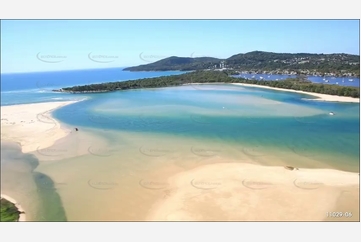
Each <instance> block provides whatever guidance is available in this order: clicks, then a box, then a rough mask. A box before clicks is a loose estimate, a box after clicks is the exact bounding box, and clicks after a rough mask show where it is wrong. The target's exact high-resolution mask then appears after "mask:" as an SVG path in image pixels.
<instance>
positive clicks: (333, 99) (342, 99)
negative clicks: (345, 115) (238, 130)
mask: <svg viewBox="0 0 361 242" xmlns="http://www.w3.org/2000/svg"><path fill="white" fill-rule="evenodd" d="M231 84H232V85H237V86H244V87H255V88H263V89H269V90H275V91H282V92H293V93H299V94H306V95H310V96H314V97H317V99H311V98H310V99H306V100H314V101H327V102H347V103H360V98H353V97H343V96H336V95H329V94H321V93H314V92H305V91H298V90H291V89H284V88H277V87H268V86H261V85H256V84H246V83H231Z"/></svg>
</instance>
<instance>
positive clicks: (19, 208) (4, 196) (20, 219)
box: [1, 194, 26, 222]
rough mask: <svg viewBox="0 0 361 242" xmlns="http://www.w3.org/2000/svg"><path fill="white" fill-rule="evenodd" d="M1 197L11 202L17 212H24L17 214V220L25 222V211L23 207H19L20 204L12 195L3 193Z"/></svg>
mask: <svg viewBox="0 0 361 242" xmlns="http://www.w3.org/2000/svg"><path fill="white" fill-rule="evenodd" d="M1 198H3V199H5V200H7V201H9V202H11V203H12V204H14V205H15V207H16V209H17V210H18V211H19V212H24V213H21V214H19V220H18V222H26V215H25V211H24V209H23V208H22V207H21V205H20V204H19V203H18V202H17V201H16V200H15V199H14V198H12V197H10V196H8V195H5V194H1Z"/></svg>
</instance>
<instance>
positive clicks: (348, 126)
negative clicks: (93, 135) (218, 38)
mask: <svg viewBox="0 0 361 242" xmlns="http://www.w3.org/2000/svg"><path fill="white" fill-rule="evenodd" d="M304 98H306V99H307V100H306V99H304ZM309 98H312V97H310V96H307V95H301V94H295V93H288V92H279V91H269V90H262V89H258V88H243V87H239V86H235V85H206V86H204V85H201V86H189V87H188V86H187V87H174V88H162V89H144V90H131V91H122V92H114V93H108V94H93V95H90V99H89V100H87V101H83V102H79V103H76V104H74V105H70V106H67V107H64V108H62V109H59V110H57V111H56V112H55V113H54V117H55V118H57V119H59V120H61V121H63V122H65V123H66V124H69V125H71V126H76V127H82V126H83V127H88V128H97V129H102V130H117V131H127V132H137V133H153V134H163V135H175V136H178V137H184V138H195V139H200V140H204V141H205V142H206V141H209V140H212V141H217V142H219V143H222V144H230V145H237V144H248V145H249V146H253V147H257V149H265V150H266V149H268V148H270V149H272V148H275V149H279V150H284V151H289V152H293V153H295V154H297V155H299V156H302V157H306V158H309V157H312V159H314V160H319V161H322V162H324V163H328V164H332V165H334V166H335V167H337V168H339V169H345V170H352V171H358V170H359V147H360V144H359V140H360V138H359V135H360V130H359V122H360V121H359V118H360V115H359V104H352V103H351V104H350V103H331V102H321V101H314V100H308V99H309ZM331 111H332V112H334V113H335V114H336V115H334V116H330V115H329V112H331ZM170 142H171V141H170ZM258 152H260V150H258Z"/></svg>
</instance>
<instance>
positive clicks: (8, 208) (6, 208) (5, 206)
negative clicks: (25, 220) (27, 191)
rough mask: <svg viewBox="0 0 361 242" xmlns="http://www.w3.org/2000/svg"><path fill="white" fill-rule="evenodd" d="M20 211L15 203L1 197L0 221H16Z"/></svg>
mask: <svg viewBox="0 0 361 242" xmlns="http://www.w3.org/2000/svg"><path fill="white" fill-rule="evenodd" d="M21 213H23V212H20V211H19V210H18V209H17V207H16V206H15V204H13V203H11V202H9V201H8V200H6V199H4V198H1V220H0V221H1V222H17V221H19V218H20V214H21Z"/></svg>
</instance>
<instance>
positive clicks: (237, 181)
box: [146, 163, 359, 221]
mask: <svg viewBox="0 0 361 242" xmlns="http://www.w3.org/2000/svg"><path fill="white" fill-rule="evenodd" d="M220 171H221V172H220ZM168 183H169V184H170V186H169V187H168V190H169V191H168V194H169V196H168V197H167V198H166V199H160V200H159V202H158V203H157V204H155V205H154V207H153V209H152V210H151V212H150V213H149V216H148V217H147V219H146V220H147V221H325V220H329V221H359V206H358V205H359V190H358V187H359V174H358V173H349V172H343V171H338V170H331V169H302V168H300V169H293V170H292V169H287V168H285V167H268V166H260V165H252V164H237V163H220V164H210V165H204V166H201V167H198V168H195V169H192V170H189V171H185V172H182V173H179V174H176V175H175V176H173V177H171V178H169V179H168ZM329 212H342V213H343V214H342V215H343V216H342V217H341V216H340V214H338V215H335V214H333V215H334V216H335V217H331V216H327V214H328V213H329ZM351 214H352V216H351ZM336 216H337V217H336Z"/></svg>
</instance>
